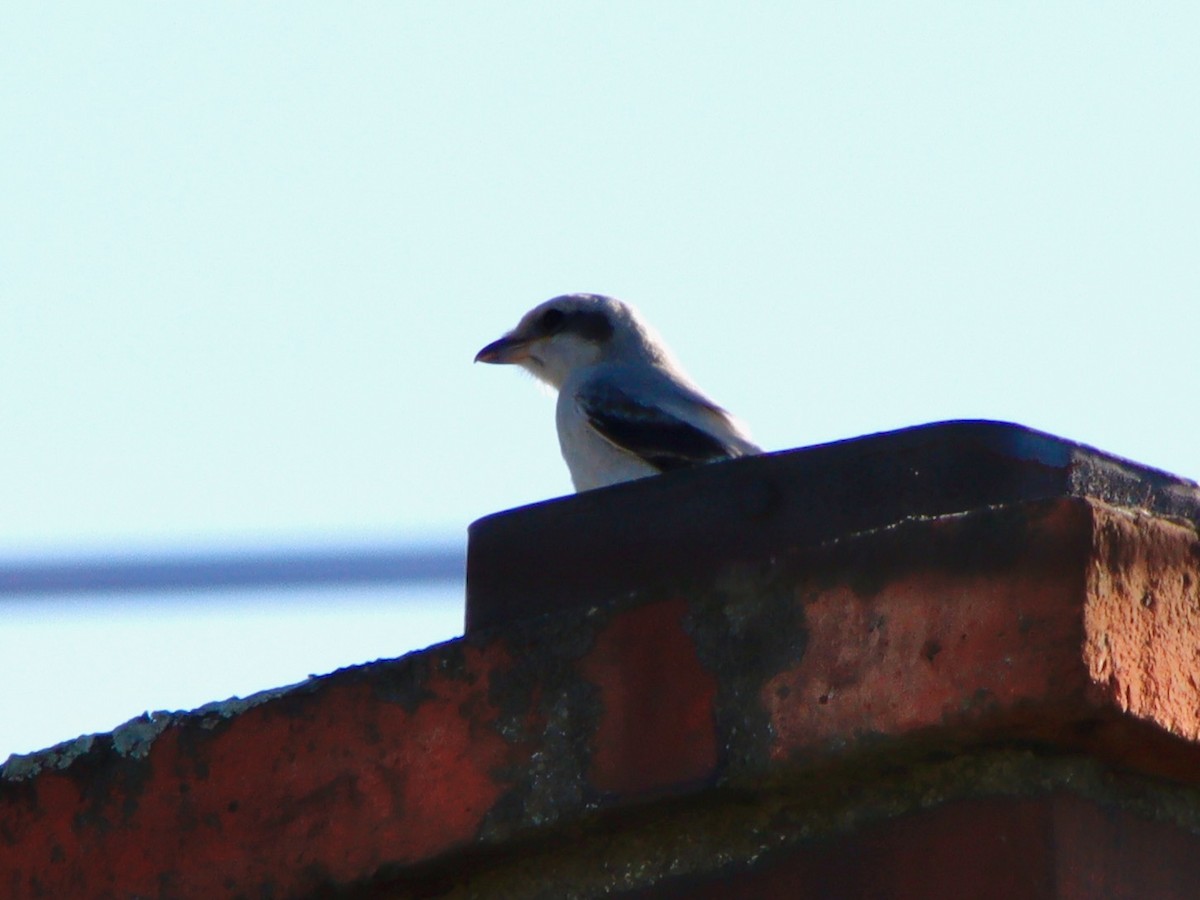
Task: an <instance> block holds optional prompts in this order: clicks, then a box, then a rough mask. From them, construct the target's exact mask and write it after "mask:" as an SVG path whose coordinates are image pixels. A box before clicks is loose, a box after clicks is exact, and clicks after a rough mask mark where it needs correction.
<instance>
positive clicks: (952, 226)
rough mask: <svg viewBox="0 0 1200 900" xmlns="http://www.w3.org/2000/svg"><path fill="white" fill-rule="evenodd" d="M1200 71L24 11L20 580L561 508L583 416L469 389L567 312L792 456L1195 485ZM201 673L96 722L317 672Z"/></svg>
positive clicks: (1189, 58) (766, 26)
mask: <svg viewBox="0 0 1200 900" xmlns="http://www.w3.org/2000/svg"><path fill="white" fill-rule="evenodd" d="M1197 46H1200V7H1196V6H1195V5H1194V4H1188V3H1178V4H1138V5H1136V6H1126V7H1116V6H1111V5H1110V6H1105V7H1103V8H1101V7H1099V6H1098V5H1096V4H1084V3H1069V4H1067V3H1064V4H1054V5H1052V6H1051V7H1050V8H1047V4H1040V3H1039V4H1035V3H1024V4H1004V5H999V4H995V5H988V6H983V5H980V4H969V5H963V4H950V3H946V4H909V5H906V6H904V7H903V8H901V7H899V6H897V5H894V4H862V5H858V6H856V7H854V8H846V7H845V6H844V5H838V6H835V5H832V4H820V5H817V4H796V3H774V4H772V3H763V4H753V5H747V4H695V3H674V4H668V3H655V4H646V3H571V4H558V3H520V2H515V3H505V4H465V3H437V4H416V3H387V4H384V3H376V4H367V3H362V4H332V3H331V4H323V5H318V4H289V5H285V4H265V3H258V4H255V3H204V4H183V3H150V2H145V3H120V4H91V3H75V4H70V3H67V4H57V5H54V6H50V5H43V4H32V3H30V4H6V5H5V6H4V8H3V10H0V85H3V86H2V87H0V120H2V121H3V122H4V123H5V124H4V130H3V133H2V135H3V136H2V137H0V152H2V159H0V163H2V164H0V197H2V198H3V204H2V214H0V300H2V303H3V310H4V317H5V320H6V327H5V328H3V329H2V330H0V383H2V384H3V385H4V389H3V394H2V395H0V396H2V398H3V416H2V418H0V423H2V424H0V428H3V441H0V502H2V505H3V513H4V514H3V515H2V516H0V551H3V552H4V554H6V555H9V556H11V555H19V554H23V553H28V552H32V551H40V552H57V551H71V550H74V549H78V548H93V549H94V548H97V547H101V548H106V547H117V548H123V547H131V546H132V547H147V546H160V545H167V546H176V547H178V546H182V547H191V546H196V545H205V546H209V545H238V544H241V543H243V542H246V541H252V542H259V543H261V542H267V543H272V542H279V543H286V542H290V541H307V542H311V541H324V540H351V539H355V538H356V537H366V538H371V539H392V538H395V539H403V538H415V537H421V538H428V537H430V536H433V537H447V538H451V539H461V535H462V534H463V532H464V530H465V528H466V525H467V524H468V522H469V521H470V520H472V519H474V518H477V517H479V516H481V515H484V514H487V513H490V512H493V511H496V510H498V509H503V508H506V507H510V506H513V505H517V504H522V503H527V502H532V501H536V500H539V499H543V498H546V497H550V496H554V495H558V494H562V493H566V492H567V491H569V490H570V483H569V481H568V478H567V474H566V469H565V467H564V466H563V464H562V462H561V460H560V459H559V457H558V451H557V446H556V443H555V439H554V431H553V415H552V404H551V400H550V398H549V397H548V396H545V395H543V394H540V393H539V391H538V390H536V389H535V388H534V386H533V385H532V383H531V382H530V381H529V380H528V379H526V378H523V377H521V376H520V375H518V374H517V373H515V372H511V371H506V370H498V369H494V368H491V367H482V366H472V365H471V358H472V357H473V355H474V353H475V351H476V350H477V349H478V348H479V347H480V346H482V345H483V344H484V343H486V342H487V341H489V340H491V339H492V338H494V337H496V336H498V335H499V334H500V333H501V332H502V331H503V330H505V329H507V328H508V327H510V326H511V325H512V324H514V323H515V321H516V319H517V318H518V317H519V316H520V314H521V313H522V312H524V311H525V310H526V309H527V308H528V307H530V306H532V305H534V304H535V303H537V302H540V301H541V300H543V299H546V298H547V297H550V296H552V295H554V294H557V293H562V292H564V291H571V290H590V291H600V292H605V293H612V294H616V295H618V296H621V297H623V298H624V299H626V300H628V301H630V302H632V303H634V304H635V305H637V306H639V307H640V308H641V309H642V311H643V312H644V313H645V315H646V316H647V318H649V319H650V321H652V322H653V323H654V324H655V325H656V326H657V327H658V329H659V330H660V331H661V332H662V333H663V334H664V335H665V336H666V337H667V339H668V341H669V342H670V343H671V345H672V346H673V347H674V349H675V350H676V352H677V354H678V355H679V356H680V358H681V359H682V360H683V362H684V364H685V365H686V366H687V367H688V369H689V370H690V372H691V374H692V375H693V376H694V377H695V379H696V380H697V381H698V382H699V383H700V384H701V385H702V386H703V387H704V388H705V390H707V391H708V392H709V393H711V394H712V395H713V396H714V397H716V398H717V399H718V400H719V401H721V402H723V403H725V404H726V405H728V406H729V407H730V408H731V409H733V410H735V411H736V412H737V413H739V414H740V415H741V416H742V418H744V419H745V420H746V421H747V422H748V423H749V424H750V426H751V428H752V430H753V432H754V434H755V436H756V437H757V438H758V439H759V440H760V441H761V442H762V443H763V444H764V445H766V446H767V447H769V448H771V449H781V448H786V447H793V446H801V445H805V444H811V443H815V442H822V441H828V440H834V439H837V438H841V437H850V436H853V435H857V434H862V433H866V432H872V431H879V430H884V429H891V428H896V427H902V426H904V425H911V424H917V423H920V422H926V421H931V420H935V419H946V418H957V417H987V418H1001V419H1008V420H1014V421H1018V422H1021V423H1023V424H1027V425H1032V426H1035V427H1038V428H1042V429H1046V430H1049V431H1052V432H1055V433H1058V434H1061V435H1063V436H1066V437H1069V438H1073V439H1076V440H1081V441H1085V442H1088V443H1091V444H1094V445H1096V446H1099V447H1100V448H1102V449H1105V450H1109V451H1112V452H1116V453H1120V454H1122V455H1126V456H1130V457H1133V458H1135V459H1137V460H1138V461H1141V462H1144V463H1148V464H1151V465H1156V466H1160V467H1163V468H1166V469H1169V470H1172V471H1175V472H1177V473H1179V474H1182V475H1185V476H1191V477H1196V476H1198V475H1200V423H1198V416H1197V413H1196V406H1197V404H1196V400H1195V395H1196V389H1195V384H1196V380H1197V379H1196V376H1195V369H1196V359H1197V353H1196V349H1195V343H1196V339H1195V335H1196V334H1197V332H1198V331H1200V311H1198V309H1197V297H1198V296H1200V252H1198V251H1200V167H1198V166H1197V160H1200V54H1198V53H1197V52H1196V47H1197ZM301 605H302V604H301ZM394 605H395V604H393V606H394ZM263 609H266V610H268V611H269V610H272V609H276V606H275V605H273V604H267V605H266V606H264V607H263ZM23 610H24V611H23V612H20V613H8V614H7V615H8V616H9V627H8V634H9V636H10V640H18V638H14V637H13V635H16V634H17V633H18V631H19V628H18V627H17V626H14V625H13V624H12V623H13V622H14V621H17V620H18V619H19V620H20V622H23V623H25V624H23V625H20V626H19V627H28V628H35V624H30V622H31V620H26V619H20V616H23V615H26V614H27V613H28V608H27V607H23ZM255 614H256V615H257V613H255ZM280 615H283V614H282V613H280ZM86 618H87V623H88V624H87V626H86V627H87V628H89V629H91V631H90V632H89V633H92V634H94V635H95V638H94V639H95V641H96V642H97V643H104V642H106V641H110V640H111V641H113V642H116V641H118V640H119V639H120V638H119V637H118V636H116V634H115V631H114V632H113V634H112V635H108V634H106V632H105V630H104V629H103V628H101V627H99V626H98V625H97V621H98V620H97V618H96V617H95V616H92V617H86ZM111 618H112V620H113V621H114V622H115V621H117V620H121V616H120V615H114V616H112V617H111ZM167 618H169V619H170V621H169V622H167V621H166V619H164V620H163V629H164V630H163V631H162V633H163V634H167V635H171V636H172V637H171V640H185V639H187V637H188V635H189V634H190V633H191V632H192V631H193V630H194V629H192V628H191V627H190V626H189V625H188V622H187V620H186V618H185V619H183V620H181V619H180V618H179V617H178V616H174V617H167ZM101 620H102V619H101ZM72 621H76V620H75V619H71V618H70V617H66V618H64V619H63V620H62V622H61V624H60V628H61V629H62V630H57V631H56V630H50V631H47V630H46V629H45V628H44V625H45V620H44V619H43V620H42V621H41V624H40V625H36V627H38V628H41V629H42V631H41V632H39V633H45V635H46V637H45V646H44V650H43V651H42V652H41V654H40V658H43V659H45V660H47V665H48V666H51V667H53V664H54V662H55V661H56V660H57V662H58V665H57V667H56V668H58V669H61V668H63V665H62V660H61V658H60V657H58V656H57V655H56V654H57V653H58V652H59V650H58V649H57V648H56V644H55V639H54V637H53V635H54V634H60V635H64V634H67V632H68V630H69V629H70V628H71V627H73V626H72V625H71V622H72ZM79 621H81V620H79ZM122 621H123V620H122ZM230 621H231V622H233V623H234V624H233V625H231V627H233V628H235V629H236V628H238V627H241V626H239V625H237V624H236V623H237V621H238V620H236V618H235V619H231V620H230ZM255 621H256V622H258V623H259V624H256V625H255V628H258V629H259V630H260V631H261V632H264V633H270V632H271V621H272V620H271V617H270V616H267V617H266V618H265V619H263V618H260V619H256V620H255ZM322 621H324V620H322V619H321V618H320V617H318V618H316V619H314V624H313V626H312V627H313V628H316V629H321V628H324V627H326V626H325V625H323V624H321V622H322ZM18 624H19V623H18ZM77 624H78V621H77ZM79 627H83V626H79ZM112 627H113V628H114V629H115V628H117V626H116V625H113V626H112ZM353 630H354V628H353V626H351V627H350V631H351V632H353ZM362 630H363V631H364V632H366V631H378V628H377V627H374V626H368V625H366V624H364V625H363V626H362ZM400 630H403V629H400ZM30 633H32V632H30ZM22 634H25V633H24V632H22ZM422 637H423V636H422ZM26 638H27V635H26V637H21V638H19V640H20V641H21V643H22V644H23V645H25V644H26V643H27V640H26ZM430 639H433V638H430ZM280 642H281V643H288V644H291V645H295V644H298V643H302V642H298V641H296V640H294V639H291V638H287V639H285V638H282V637H281V638H280ZM412 645H413V644H412V643H405V642H404V641H403V640H401V639H399V638H398V639H397V642H396V646H395V649H394V653H395V654H399V653H401V652H403V651H404V650H406V649H409V647H410V646H412ZM344 652H345V656H346V658H344V659H343V660H341V661H340V662H338V661H335V662H332V663H330V662H328V661H326V660H324V659H322V660H321V661H320V663H319V664H318V663H314V664H313V665H312V666H311V667H310V668H307V669H305V668H304V666H305V662H306V659H305V657H304V655H303V654H300V655H299V656H298V658H294V659H292V661H291V662H289V664H288V665H289V666H291V668H288V669H286V671H287V672H290V671H292V670H293V669H296V670H299V671H300V672H301V675H300V676H297V677H302V675H303V674H306V673H307V671H321V670H322V669H321V666H326V667H330V666H332V665H340V664H348V663H353V662H359V661H362V659H366V658H369V656H368V654H373V655H380V653H381V652H383V651H379V650H377V649H376V647H375V646H374V645H372V646H370V647H366V646H364V647H363V648H362V649H361V650H360V651H356V650H354V649H353V648H347V649H346V650H345V651H344ZM264 653H265V651H264ZM356 654H357V655H356ZM385 655H386V654H385ZM68 662H69V660H68ZM219 667H220V664H219V662H214V663H213V665H212V666H211V667H209V668H212V669H216V668H219ZM205 669H206V666H205V664H204V663H203V661H201V662H199V663H197V671H196V673H195V678H194V679H193V681H192V687H193V688H194V691H195V693H196V694H197V695H198V696H196V697H193V696H192V695H188V696H186V697H185V696H183V695H182V694H176V695H172V697H178V698H179V699H172V697H168V698H166V699H164V700H160V699H159V698H158V697H146V698H145V699H143V695H142V694H139V693H138V692H137V690H136V689H135V690H134V692H133V693H132V694H130V695H128V699H122V698H125V697H126V696H127V695H125V694H119V691H118V689H117V688H116V687H115V686H114V687H108V688H106V687H105V686H104V685H103V684H101V685H100V686H98V687H97V688H96V690H98V691H106V696H107V697H116V698H118V699H117V700H116V701H115V702H117V703H118V704H120V703H124V704H125V707H128V715H133V714H136V713H137V712H140V711H141V710H142V709H144V708H146V707H148V706H149V707H153V706H156V705H161V704H168V705H194V703H198V702H203V701H204V700H205V699H219V694H218V692H219V691H222V690H226V691H228V690H239V691H241V692H245V691H249V690H253V689H256V688H262V687H269V686H271V684H272V683H274V682H273V679H277V678H280V677H287V676H285V675H283V674H279V672H280V671H283V670H275V669H269V668H264V669H263V671H262V673H261V680H262V681H261V683H258V682H257V681H256V676H255V675H253V674H248V675H246V676H245V684H244V686H243V687H233V688H226V687H225V686H224V685H223V684H221V685H218V684H216V683H215V682H214V683H212V685H213V686H212V688H211V692H210V693H205V691H206V688H207V685H208V684H209V683H210V682H207V681H205V678H206V677H207V676H206V672H205ZM96 676H97V673H96V672H94V671H90V670H89V671H88V672H86V677H87V678H88V679H90V680H95V679H96ZM3 677H5V678H6V680H7V681H9V683H12V679H13V678H14V677H19V673H14V674H8V675H4V676H3ZM74 677H77V678H83V677H85V674H84V673H74ZM114 677H115V676H114ZM137 677H138V678H140V679H141V682H140V683H143V684H144V683H146V681H154V680H155V679H157V677H158V676H155V675H149V676H148V675H146V674H145V673H142V674H140V675H138V676H137ZM48 690H50V691H51V692H52V693H57V694H59V695H60V696H61V694H62V693H63V692H64V691H65V692H67V693H71V692H72V690H71V688H70V687H69V686H68V687H65V688H64V687H55V688H53V689H48ZM122 690H123V689H122ZM4 702H5V703H9V702H11V701H4ZM122 708H124V707H122ZM0 712H3V711H2V710H0ZM73 716H75V717H73ZM125 717H127V715H124V714H120V715H117V716H116V718H115V719H114V720H113V721H100V722H92V721H90V720H88V721H85V720H84V718H83V717H82V714H81V713H78V714H77V713H75V712H73V711H71V710H64V712H63V719H62V725H61V727H60V728H58V729H57V730H58V731H59V732H61V733H50V734H49V735H48V739H47V740H40V738H29V740H34V741H35V743H33V744H32V745H26V744H25V743H23V742H21V741H19V740H18V739H17V738H16V737H12V736H10V737H9V739H8V740H5V735H4V734H0V756H3V754H4V752H5V751H6V750H7V749H9V748H11V749H32V748H33V747H34V746H37V745H38V743H49V742H50V740H57V739H60V738H65V737H72V736H74V734H76V733H78V732H79V731H81V730H94V729H95V728H101V727H104V728H106V727H111V726H112V725H115V724H117V723H118V722H119V721H120V720H121V719H122V718H125ZM4 718H5V716H4V715H0V722H2V721H3V720H4ZM9 718H10V720H11V718H12V716H10V717H9ZM16 718H22V715H21V714H18V715H17V716H16ZM75 723H78V726H76V724H75ZM50 728H51V731H52V732H53V728H54V726H53V725H52V726H50ZM39 734H40V733H39Z"/></svg>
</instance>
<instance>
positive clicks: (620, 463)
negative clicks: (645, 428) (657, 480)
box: [555, 385, 658, 491]
mask: <svg viewBox="0 0 1200 900" xmlns="http://www.w3.org/2000/svg"><path fill="white" fill-rule="evenodd" d="M555 422H556V424H557V425H558V446H559V448H560V449H561V450H562V455H563V459H564V460H565V461H566V463H567V468H568V469H569V470H570V472H571V482H572V483H573V484H574V485H575V490H577V491H590V490H591V489H592V488H598V487H605V486H607V485H610V484H618V483H620V482H622V481H632V480H633V479H635V478H645V477H647V476H648V475H657V474H658V469H656V468H655V467H654V466H652V465H650V464H649V463H648V462H646V461H644V460H643V459H641V458H640V457H638V456H635V455H634V454H632V453H627V452H625V451H624V450H619V449H618V448H616V447H615V446H613V445H612V444H610V443H609V442H608V441H606V440H605V439H604V438H603V437H601V436H600V435H599V434H597V433H596V431H595V430H594V429H593V428H592V426H591V425H589V424H588V422H587V419H586V418H585V417H584V415H583V413H581V412H580V411H579V407H578V406H576V404H575V392H574V391H573V390H570V389H569V385H565V386H564V389H563V390H562V391H560V392H559V395H558V403H557V405H556V407H555Z"/></svg>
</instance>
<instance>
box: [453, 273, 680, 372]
mask: <svg viewBox="0 0 1200 900" xmlns="http://www.w3.org/2000/svg"><path fill="white" fill-rule="evenodd" d="M660 353H661V351H659V349H658V346H657V343H656V341H655V340H654V339H653V337H652V336H651V335H650V333H649V330H648V329H647V327H646V326H645V324H644V323H643V322H642V321H641V320H640V318H639V317H638V315H637V313H636V312H635V311H634V310H633V308H632V307H630V306H627V305H626V304H624V303H622V302H621V301H620V300H616V299H614V298H612V297H604V296H601V295H599V294H565V295H563V296H561V297H555V298H554V299H553V300H547V301H546V302H545V303H543V304H541V305H540V306H537V307H535V308H534V309H532V310H530V311H529V312H527V313H526V314H525V316H524V317H523V318H522V319H521V321H520V322H519V323H517V327H516V328H514V329H513V330H512V331H510V332H508V334H506V335H504V337H502V338H500V339H499V340H497V341H492V342H491V343H490V344H488V345H487V346H486V347H484V348H483V349H482V350H480V351H479V353H477V354H476V355H475V362H485V363H497V364H504V363H508V364H514V365H519V366H521V367H522V368H524V369H526V370H528V371H529V372H531V373H533V374H534V375H535V376H537V378H539V379H540V380H542V381H545V382H546V383H547V384H550V385H552V386H553V387H555V388H559V387H562V384H563V382H564V381H565V380H566V379H567V376H568V375H570V374H571V373H572V372H574V371H576V370H577V369H580V368H582V367H584V366H590V365H594V364H596V363H598V362H601V361H605V360H622V361H632V360H634V359H639V358H641V359H645V360H647V361H649V362H656V361H658V359H657V355H658V354H660Z"/></svg>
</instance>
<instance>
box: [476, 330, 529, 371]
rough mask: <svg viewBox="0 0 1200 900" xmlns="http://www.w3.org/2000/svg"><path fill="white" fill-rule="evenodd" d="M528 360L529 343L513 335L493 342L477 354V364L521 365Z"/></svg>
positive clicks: (507, 335)
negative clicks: (520, 363)
mask: <svg viewBox="0 0 1200 900" xmlns="http://www.w3.org/2000/svg"><path fill="white" fill-rule="evenodd" d="M528 358H529V341H527V340H524V339H523V338H517V337H514V336H513V335H511V334H506V335H505V336H504V337H502V338H500V340H498V341H492V342H491V343H490V344H488V345H487V346H486V347H484V348H483V349H482V350H480V351H479V352H478V353H476V354H475V362H482V363H494V364H496V365H503V364H505V363H519V362H521V361H522V360H524V359H528Z"/></svg>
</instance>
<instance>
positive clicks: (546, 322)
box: [538, 309, 566, 334]
mask: <svg viewBox="0 0 1200 900" xmlns="http://www.w3.org/2000/svg"><path fill="white" fill-rule="evenodd" d="M565 318H566V315H565V314H564V313H563V311H562V310H561V309H548V310H546V311H545V312H544V313H542V317H541V318H540V319H538V327H540V328H541V330H542V331H543V332H544V333H546V334H551V333H553V332H555V331H557V330H558V329H559V328H561V327H562V323H563V320H564V319H565Z"/></svg>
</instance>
